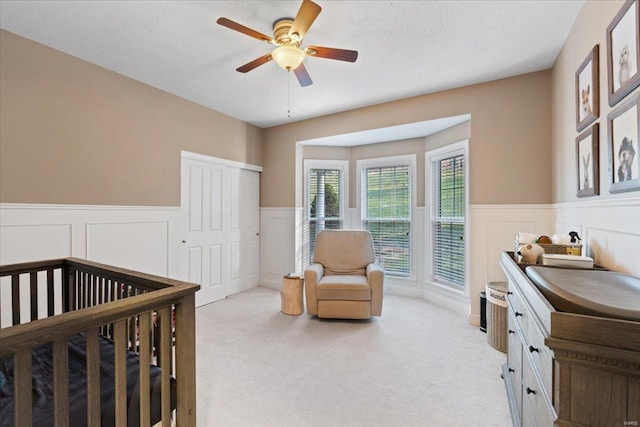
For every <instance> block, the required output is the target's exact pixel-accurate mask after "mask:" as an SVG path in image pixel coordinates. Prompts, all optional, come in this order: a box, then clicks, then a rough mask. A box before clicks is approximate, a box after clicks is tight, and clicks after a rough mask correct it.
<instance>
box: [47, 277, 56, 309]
mask: <svg viewBox="0 0 640 427" xmlns="http://www.w3.org/2000/svg"><path fill="white" fill-rule="evenodd" d="M54 295H55V294H54V289H53V270H47V316H49V317H51V316H53V313H54V300H53V297H54Z"/></svg>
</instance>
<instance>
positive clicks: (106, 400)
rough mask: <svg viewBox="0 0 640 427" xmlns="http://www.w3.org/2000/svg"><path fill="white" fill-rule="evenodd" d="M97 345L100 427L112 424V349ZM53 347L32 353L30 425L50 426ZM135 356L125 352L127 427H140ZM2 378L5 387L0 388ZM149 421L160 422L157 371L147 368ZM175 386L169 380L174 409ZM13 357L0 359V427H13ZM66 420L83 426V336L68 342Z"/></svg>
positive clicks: (109, 345)
mask: <svg viewBox="0 0 640 427" xmlns="http://www.w3.org/2000/svg"><path fill="white" fill-rule="evenodd" d="M99 342H100V409H101V419H102V425H103V426H113V425H114V424H115V399H114V388H115V381H114V372H115V366H114V360H113V353H114V346H113V343H112V342H111V341H109V340H108V339H106V338H104V337H99ZM52 350H53V344H51V343H49V344H45V345H42V346H39V347H36V348H34V350H33V358H32V361H33V367H32V372H33V376H32V380H33V425H34V426H51V425H53V420H54V408H53V351H52ZM138 360H139V359H138V356H137V355H136V354H135V353H133V352H131V351H127V420H128V425H129V426H138V425H139V423H140V415H139V411H140V400H139V399H140V398H139V391H138V390H139V386H140V381H139V375H140V373H139V366H138V365H139V363H138ZM2 377H4V382H5V384H4V385H2V382H3V381H2V379H3V378H2ZM150 377H151V378H150V380H151V393H150V394H151V420H152V423H153V424H155V423H156V422H158V421H160V417H161V415H160V368H158V367H156V366H151V369H150ZM175 388H176V385H175V380H174V379H173V378H171V407H172V408H173V409H175V407H176V390H175ZM13 417H14V415H13V356H12V355H9V356H3V357H0V426H1V427H5V426H7V427H10V426H11V427H13V421H14V418H13ZM69 419H70V425H72V426H86V425H87V376H86V336H85V335H84V334H77V335H73V336H72V337H70V338H69Z"/></svg>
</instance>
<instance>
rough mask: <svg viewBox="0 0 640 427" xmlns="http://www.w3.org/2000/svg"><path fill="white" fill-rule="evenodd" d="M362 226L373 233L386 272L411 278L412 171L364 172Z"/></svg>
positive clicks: (381, 169)
mask: <svg viewBox="0 0 640 427" xmlns="http://www.w3.org/2000/svg"><path fill="white" fill-rule="evenodd" d="M362 190H363V191H362V192H363V195H364V197H363V206H364V209H363V226H364V228H365V229H366V230H369V231H370V232H371V235H372V237H373V243H374V246H375V252H376V257H377V259H378V262H379V263H380V265H381V266H382V267H383V268H384V270H385V272H386V273H388V274H391V275H397V276H409V275H410V274H411V233H410V231H411V169H410V167H409V165H401V166H385V167H370V168H366V169H364V172H363V189H362Z"/></svg>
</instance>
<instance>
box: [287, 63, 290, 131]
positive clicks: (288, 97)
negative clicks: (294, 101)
mask: <svg viewBox="0 0 640 427" xmlns="http://www.w3.org/2000/svg"><path fill="white" fill-rule="evenodd" d="M287 74H288V75H289V77H288V78H287V119H290V118H291V70H287Z"/></svg>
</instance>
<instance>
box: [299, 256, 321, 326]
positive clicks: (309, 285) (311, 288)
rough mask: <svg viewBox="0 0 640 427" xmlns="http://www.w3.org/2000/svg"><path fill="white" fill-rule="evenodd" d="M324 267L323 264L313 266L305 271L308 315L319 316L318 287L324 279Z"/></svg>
mask: <svg viewBox="0 0 640 427" xmlns="http://www.w3.org/2000/svg"><path fill="white" fill-rule="evenodd" d="M323 274H324V267H323V266H322V264H318V263H315V264H311V265H310V266H309V267H307V268H306V269H305V270H304V291H305V296H306V300H307V313H308V314H310V315H314V314H315V315H317V314H318V292H317V290H316V286H318V282H319V281H320V280H321V279H322V276H323Z"/></svg>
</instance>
